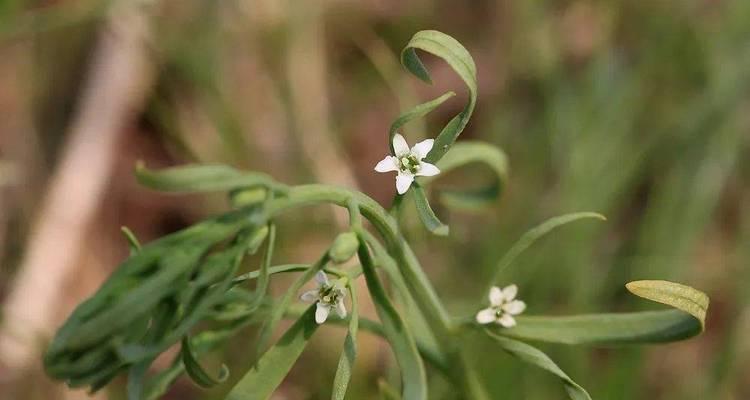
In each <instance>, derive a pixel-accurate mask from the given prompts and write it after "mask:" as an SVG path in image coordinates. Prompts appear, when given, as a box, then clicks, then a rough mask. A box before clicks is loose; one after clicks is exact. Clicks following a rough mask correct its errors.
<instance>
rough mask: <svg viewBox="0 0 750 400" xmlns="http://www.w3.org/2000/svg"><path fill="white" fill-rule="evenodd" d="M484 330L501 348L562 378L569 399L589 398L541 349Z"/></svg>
mask: <svg viewBox="0 0 750 400" xmlns="http://www.w3.org/2000/svg"><path fill="white" fill-rule="evenodd" d="M486 332H487V334H488V335H489V336H490V337H491V338H493V339H494V340H495V341H496V342H497V343H498V344H499V345H500V347H502V348H503V350H505V351H507V352H508V353H510V354H511V355H513V356H514V357H516V358H518V359H519V360H521V361H523V362H525V363H528V364H531V365H533V366H535V367H539V368H541V369H543V370H545V371H547V372H549V373H551V374H553V375H555V376H557V377H558V378H560V379H562V381H563V384H564V385H565V391H566V392H567V393H568V396H569V397H570V398H571V399H573V400H591V396H589V394H588V393H587V392H586V390H585V389H583V388H582V387H581V386H580V385H579V384H577V383H575V381H573V379H571V378H570V377H569V376H568V374H566V373H565V372H564V371H563V370H562V369H560V367H558V366H557V364H555V362H554V361H552V359H550V358H549V356H547V355H546V354H544V353H543V352H542V351H541V350H539V349H537V348H536V347H533V346H531V345H528V344H526V343H524V342H521V341H518V340H513V339H509V338H506V337H502V336H499V335H496V334H494V333H492V332H490V331H489V330H486Z"/></svg>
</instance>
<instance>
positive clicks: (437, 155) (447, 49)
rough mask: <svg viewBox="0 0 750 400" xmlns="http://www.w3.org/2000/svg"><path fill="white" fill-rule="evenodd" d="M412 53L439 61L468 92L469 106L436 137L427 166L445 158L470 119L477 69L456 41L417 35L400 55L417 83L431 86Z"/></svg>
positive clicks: (436, 35)
mask: <svg viewBox="0 0 750 400" xmlns="http://www.w3.org/2000/svg"><path fill="white" fill-rule="evenodd" d="M416 49H420V50H423V51H426V52H428V53H431V54H433V55H435V56H437V57H440V58H441V59H443V60H444V61H445V62H446V63H448V65H449V66H450V67H451V68H452V69H453V70H454V71H455V72H456V73H457V74H458V76H460V77H461V79H462V80H463V81H464V83H465V84H466V87H467V88H468V89H469V102H468V103H467V105H466V107H465V108H464V109H463V111H461V113H459V114H458V115H456V116H455V117H454V118H453V119H451V120H450V122H448V124H447V125H446V126H445V127H444V128H443V130H442V131H441V132H440V134H438V136H437V137H436V138H435V145H434V146H433V148H432V151H430V154H428V155H427V162H430V163H435V162H437V161H438V160H440V159H441V158H442V157H443V156H444V155H445V153H446V152H447V151H448V149H449V148H450V146H451V145H452V144H453V142H455V141H456V138H458V135H459V134H460V133H461V131H463V129H464V128H465V127H466V124H467V123H468V122H469V118H471V114H472V112H473V111H474V106H475V105H476V101H477V68H476V65H474V60H473V59H472V58H471V55H470V54H469V52H468V51H467V50H466V48H464V46H463V45H461V43H459V42H458V41H457V40H456V39H454V38H452V37H450V36H448V35H446V34H444V33H442V32H438V31H431V30H428V31H420V32H417V33H416V34H415V35H414V36H413V37H412V38H411V40H410V41H409V43H408V44H407V45H406V47H405V48H404V50H403V51H402V52H401V63H402V64H403V65H404V67H406V69H408V70H409V71H410V72H411V73H413V74H414V75H416V76H417V77H418V78H419V79H421V80H423V81H425V82H428V83H431V82H432V80H431V78H430V74H429V72H428V71H427V69H426V68H425V66H424V64H423V63H422V61H421V60H420V59H419V56H418V55H417V53H416ZM444 96H445V95H444ZM422 106H423V105H420V106H417V107H422ZM407 114H408V112H407ZM397 121H398V120H397Z"/></svg>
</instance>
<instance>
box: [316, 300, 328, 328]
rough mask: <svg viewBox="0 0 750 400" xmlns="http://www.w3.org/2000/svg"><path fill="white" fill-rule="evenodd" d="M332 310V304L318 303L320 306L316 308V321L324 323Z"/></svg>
mask: <svg viewBox="0 0 750 400" xmlns="http://www.w3.org/2000/svg"><path fill="white" fill-rule="evenodd" d="M330 312H331V306H329V305H328V304H325V303H318V308H317V309H316V310H315V322H317V323H318V324H322V323H323V322H326V319H328V314H329V313H330Z"/></svg>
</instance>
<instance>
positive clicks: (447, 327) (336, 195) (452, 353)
mask: <svg viewBox="0 0 750 400" xmlns="http://www.w3.org/2000/svg"><path fill="white" fill-rule="evenodd" d="M321 203H332V204H336V205H338V206H340V207H344V208H347V209H349V210H350V211H352V210H353V209H356V208H359V211H360V213H361V214H362V216H363V217H365V218H366V219H367V220H368V221H370V222H371V223H372V225H373V226H374V227H375V229H376V230H377V232H378V233H379V234H380V236H381V237H382V238H383V240H384V242H385V245H386V249H387V250H388V253H390V254H391V255H392V256H393V258H394V259H395V260H396V263H397V264H398V265H399V267H400V269H401V274H402V275H403V277H404V280H405V281H406V284H407V287H408V288H409V289H410V290H411V294H412V297H413V298H414V301H415V302H416V304H417V306H418V307H419V309H420V311H421V312H422V314H423V315H424V316H425V320H426V321H427V324H428V325H429V326H430V329H431V330H432V332H433V333H434V335H435V337H436V338H437V339H438V344H439V345H440V350H441V351H442V353H443V357H444V358H447V359H450V360H453V362H454V363H455V364H454V365H457V366H458V368H457V373H456V375H457V376H456V377H455V378H456V379H457V380H458V382H460V383H461V384H462V386H463V387H464V388H465V390H466V391H467V393H468V394H469V395H470V398H476V399H480V400H482V399H488V398H489V397H488V395H487V393H486V392H485V390H484V388H483V387H482V385H481V383H480V381H479V379H478V377H477V375H476V372H475V371H474V369H473V367H472V366H471V365H470V364H469V363H468V362H467V360H466V359H465V355H464V354H463V353H461V352H460V350H459V349H458V348H457V347H456V345H455V343H454V341H453V340H452V339H453V338H454V337H455V333H456V332H455V327H454V324H453V322H452V320H451V318H450V316H449V315H448V313H447V311H446V310H445V308H444V307H443V304H442V303H441V302H440V299H439V298H438V296H437V293H436V292H435V290H434V288H433V287H432V285H431V284H430V281H429V280H428V279H427V276H426V275H425V273H424V271H423V270H422V268H421V266H420V265H419V261H418V260H417V257H416V256H415V254H414V252H413V251H412V250H411V248H410V247H409V245H408V244H407V243H406V240H405V239H404V238H403V237H402V236H401V234H400V232H399V229H398V222H397V221H396V220H395V219H394V218H393V217H392V216H391V215H390V214H389V213H388V212H387V211H386V210H385V209H383V207H381V206H380V204H378V203H377V202H376V201H375V200H373V199H371V198H370V197H368V196H366V195H365V194H363V193H361V192H357V191H352V190H348V189H344V188H338V187H333V186H327V185H320V184H312V185H302V186H296V187H291V188H289V189H288V190H285V191H284V192H283V193H279V195H278V197H276V198H274V199H273V201H271V202H270V204H269V209H268V211H269V218H272V217H273V216H275V215H278V214H280V213H282V212H284V211H287V210H289V209H292V208H297V207H302V206H306V205H315V204H321ZM350 217H351V216H350ZM352 218H353V220H352V222H355V221H356V222H355V223H357V224H358V220H357V219H356V218H357V217H352Z"/></svg>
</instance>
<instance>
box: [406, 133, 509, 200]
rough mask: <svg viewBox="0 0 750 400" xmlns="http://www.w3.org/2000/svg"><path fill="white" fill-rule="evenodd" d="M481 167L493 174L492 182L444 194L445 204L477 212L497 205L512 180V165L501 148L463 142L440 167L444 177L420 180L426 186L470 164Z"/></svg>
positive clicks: (442, 192)
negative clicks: (510, 177) (478, 164)
mask: <svg viewBox="0 0 750 400" xmlns="http://www.w3.org/2000/svg"><path fill="white" fill-rule="evenodd" d="M473 163H481V164H483V165H486V166H487V167H489V168H490V170H492V173H493V175H494V176H493V179H492V182H491V183H490V184H488V185H486V186H483V187H479V188H475V189H470V190H457V189H454V190H440V192H439V196H440V201H441V203H442V204H444V205H446V206H448V207H451V208H455V209H459V210H465V211H473V210H477V209H480V208H483V207H486V206H488V205H492V204H494V203H495V202H496V201H497V199H498V198H499V197H500V193H501V191H502V189H503V187H504V186H505V182H506V181H507V179H508V161H507V158H506V156H505V153H503V151H502V150H500V148H498V147H497V146H494V145H492V144H489V143H483V142H478V141H467V140H464V141H461V142H458V143H456V144H454V145H453V147H452V148H451V151H450V152H448V153H446V154H445V156H444V157H443V158H441V159H440V161H438V163H437V167H438V168H440V172H441V174H440V175H436V176H432V177H424V178H420V181H421V182H422V183H424V184H427V183H429V182H432V181H433V180H435V179H437V178H440V177H442V176H445V174H446V173H448V172H450V171H452V170H455V169H458V168H460V167H463V166H465V165H468V164H473Z"/></svg>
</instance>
